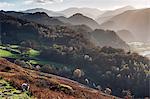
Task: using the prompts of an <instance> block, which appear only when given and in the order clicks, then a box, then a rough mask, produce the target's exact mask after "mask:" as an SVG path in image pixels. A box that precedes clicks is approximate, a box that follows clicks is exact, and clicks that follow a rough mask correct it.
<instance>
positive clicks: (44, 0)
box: [0, 0, 150, 11]
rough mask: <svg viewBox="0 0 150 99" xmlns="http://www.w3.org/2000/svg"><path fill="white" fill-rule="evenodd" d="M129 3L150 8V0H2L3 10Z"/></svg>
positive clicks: (103, 7)
mask: <svg viewBox="0 0 150 99" xmlns="http://www.w3.org/2000/svg"><path fill="white" fill-rule="evenodd" d="M127 5H130V6H133V7H135V8H145V7H147V8H150V0H0V9H1V10H17V11H20V10H26V9H31V8H45V9H49V10H57V11H59V10H63V9H66V8H69V7H89V8H99V9H103V10H108V9H116V8H119V7H123V6H127Z"/></svg>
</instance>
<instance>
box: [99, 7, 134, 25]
mask: <svg viewBox="0 0 150 99" xmlns="http://www.w3.org/2000/svg"><path fill="white" fill-rule="evenodd" d="M134 9H135V8H133V7H132V6H125V7H122V8H118V9H115V10H110V11H106V12H104V13H103V14H102V15H100V16H99V17H98V18H97V19H96V21H97V22H98V23H99V24H101V23H103V22H106V21H107V20H109V19H110V18H112V17H113V16H116V15H118V14H121V13H123V12H125V11H127V10H134Z"/></svg>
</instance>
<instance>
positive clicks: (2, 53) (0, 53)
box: [0, 49, 17, 58]
mask: <svg viewBox="0 0 150 99" xmlns="http://www.w3.org/2000/svg"><path fill="white" fill-rule="evenodd" d="M0 57H9V58H17V55H15V54H13V53H11V52H10V51H7V50H3V49H0Z"/></svg>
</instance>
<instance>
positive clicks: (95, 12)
mask: <svg viewBox="0 0 150 99" xmlns="http://www.w3.org/2000/svg"><path fill="white" fill-rule="evenodd" d="M59 13H62V14H64V15H65V16H67V17H70V16H72V15H73V14H76V13H82V14H83V15H86V16H87V17H90V18H93V19H95V18H97V17H98V16H99V15H101V14H102V13H103V11H100V10H99V9H95V8H68V9H66V10H63V11H60V12H59Z"/></svg>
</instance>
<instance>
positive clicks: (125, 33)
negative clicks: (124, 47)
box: [117, 30, 135, 43]
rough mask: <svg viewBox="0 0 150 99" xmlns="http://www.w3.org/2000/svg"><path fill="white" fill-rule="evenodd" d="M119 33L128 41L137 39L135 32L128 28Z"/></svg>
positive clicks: (118, 32)
mask: <svg viewBox="0 0 150 99" xmlns="http://www.w3.org/2000/svg"><path fill="white" fill-rule="evenodd" d="M117 35H118V36H119V37H120V38H121V39H122V40H124V41H125V42H127V43H129V42H132V41H134V40H135V37H134V36H133V34H132V33H131V32H130V31H128V30H120V31H117Z"/></svg>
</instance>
